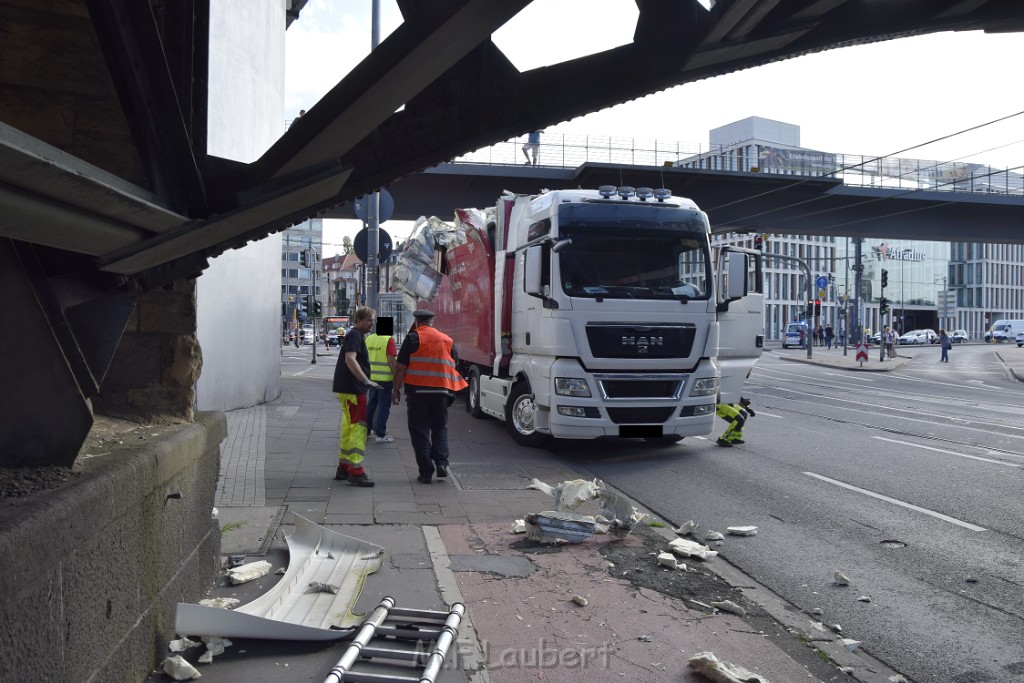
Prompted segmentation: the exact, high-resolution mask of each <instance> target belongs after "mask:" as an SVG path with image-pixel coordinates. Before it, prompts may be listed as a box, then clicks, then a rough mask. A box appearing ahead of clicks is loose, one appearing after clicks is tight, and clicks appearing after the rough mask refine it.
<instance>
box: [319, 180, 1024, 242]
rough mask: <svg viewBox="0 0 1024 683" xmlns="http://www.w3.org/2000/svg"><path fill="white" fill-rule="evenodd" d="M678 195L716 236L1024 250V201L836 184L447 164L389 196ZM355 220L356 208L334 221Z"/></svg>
mask: <svg viewBox="0 0 1024 683" xmlns="http://www.w3.org/2000/svg"><path fill="white" fill-rule="evenodd" d="M605 184H609V185H620V184H625V185H632V186H634V187H643V186H647V187H668V188H669V189H671V190H672V192H673V193H674V194H676V195H680V196H684V197H689V198H690V199H693V200H694V201H695V202H697V205H698V206H700V207H701V208H702V209H704V210H705V211H707V213H708V217H709V219H710V220H711V229H712V231H713V232H716V233H724V232H768V233H782V234H799V235H832V236H850V237H870V238H884V239H927V240H938V241H947V240H948V241H954V242H955V241H978V239H979V233H980V234H983V235H984V241H986V242H998V243H1005V244H1019V243H1024V230H1022V229H1021V217H1022V210H1024V197H1019V196H1000V195H988V194H980V193H971V192H920V191H917V192H907V191H905V190H887V189H877V188H864V187H847V186H844V185H843V184H842V183H841V182H840V181H837V180H831V179H828V178H807V177H796V176H785V175H772V174H766V173H733V172H727V171H699V170H693V169H687V168H657V167H651V166H622V165H618V164H600V163H587V164H584V165H582V166H580V167H578V168H575V169H558V168H535V167H532V166H531V167H529V168H523V167H519V166H500V165H474V164H441V165H440V166H438V167H436V168H432V169H429V170H428V171H426V172H424V173H418V174H416V175H412V176H408V177H406V178H402V179H400V180H398V181H396V182H395V183H393V184H392V185H391V186H389V188H388V191H389V192H390V193H391V195H392V197H393V198H394V200H395V202H394V204H395V210H394V214H393V215H392V218H393V219H395V220H416V219H417V218H418V217H419V216H431V215H433V216H438V217H439V218H442V219H447V218H450V217H451V216H452V214H453V208H454V207H470V206H472V207H477V208H483V207H487V206H491V205H493V204H494V202H495V200H496V199H497V198H498V197H499V196H500V195H501V193H502V192H504V191H506V190H508V191H510V192H523V193H529V192H535V191H536V189H537V188H541V187H544V188H547V189H552V190H557V189H568V188H575V187H599V186H600V185H605ZM324 215H325V216H327V217H331V218H352V212H351V209H350V207H347V206H344V207H337V208H335V209H332V210H330V211H328V212H326V213H325V214H324Z"/></svg>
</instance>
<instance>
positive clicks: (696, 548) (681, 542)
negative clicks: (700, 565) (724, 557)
mask: <svg viewBox="0 0 1024 683" xmlns="http://www.w3.org/2000/svg"><path fill="white" fill-rule="evenodd" d="M668 547H669V549H670V550H671V551H672V552H673V553H675V554H676V555H679V556H680V557H695V558H697V559H698V560H710V559H711V558H712V557H715V556H717V555H718V551H717V550H712V549H711V548H709V547H707V546H706V545H703V544H701V543H697V542H696V541H690V540H687V539H685V538H677V539H675V540H672V541H669V543H668Z"/></svg>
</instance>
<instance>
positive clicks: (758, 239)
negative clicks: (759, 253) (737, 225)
mask: <svg viewBox="0 0 1024 683" xmlns="http://www.w3.org/2000/svg"><path fill="white" fill-rule="evenodd" d="M754 249H762V250H763V249H764V237H762V236H761V235H754Z"/></svg>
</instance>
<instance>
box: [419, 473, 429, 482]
mask: <svg viewBox="0 0 1024 683" xmlns="http://www.w3.org/2000/svg"><path fill="white" fill-rule="evenodd" d="M416 481H418V482H419V483H421V484H429V483H430V475H429V474H421V475H420V476H418V477H416Z"/></svg>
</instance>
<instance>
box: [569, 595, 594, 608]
mask: <svg viewBox="0 0 1024 683" xmlns="http://www.w3.org/2000/svg"><path fill="white" fill-rule="evenodd" d="M572 601H573V602H575V603H576V604H577V605H579V606H580V607H586V606H587V605H589V604H590V601H589V600H587V599H586V598H585V597H583V596H582V595H574V596H572Z"/></svg>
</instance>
